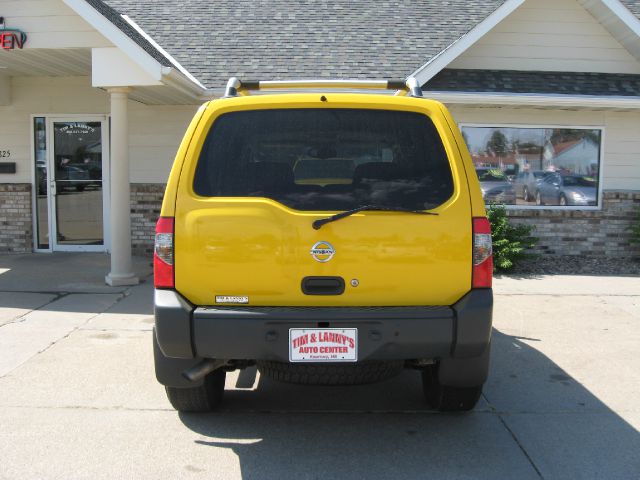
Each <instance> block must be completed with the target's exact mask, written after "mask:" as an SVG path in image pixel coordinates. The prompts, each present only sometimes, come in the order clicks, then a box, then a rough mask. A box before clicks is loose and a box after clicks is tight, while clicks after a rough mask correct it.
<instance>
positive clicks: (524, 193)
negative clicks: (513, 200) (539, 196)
mask: <svg viewBox="0 0 640 480" xmlns="http://www.w3.org/2000/svg"><path fill="white" fill-rule="evenodd" d="M544 174H545V172H543V171H542V170H535V171H528V172H520V173H519V174H518V175H517V176H516V179H515V181H514V182H513V189H514V190H515V192H516V197H520V198H522V199H524V201H525V202H532V201H533V200H534V197H535V193H536V190H537V189H538V184H539V183H540V182H541V181H542V179H543V177H544Z"/></svg>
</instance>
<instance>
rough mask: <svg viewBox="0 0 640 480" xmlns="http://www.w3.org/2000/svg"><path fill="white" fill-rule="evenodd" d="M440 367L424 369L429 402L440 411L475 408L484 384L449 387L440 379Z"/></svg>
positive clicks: (423, 377)
mask: <svg viewBox="0 0 640 480" xmlns="http://www.w3.org/2000/svg"><path fill="white" fill-rule="evenodd" d="M437 369H438V367H437V365H432V366H430V367H428V368H427V369H426V370H423V371H422V387H423V389H424V396H425V399H426V400H427V404H428V405H429V406H430V407H431V408H433V409H435V410H438V411H439V412H467V411H469V410H473V407H475V406H476V403H478V400H479V399H480V395H482V385H479V386H477V387H449V386H446V385H441V384H440V382H439V381H438V370H437Z"/></svg>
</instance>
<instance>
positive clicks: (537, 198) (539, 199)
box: [536, 192, 544, 205]
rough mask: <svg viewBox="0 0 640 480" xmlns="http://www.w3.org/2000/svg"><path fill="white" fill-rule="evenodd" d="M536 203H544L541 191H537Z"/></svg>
mask: <svg viewBox="0 0 640 480" xmlns="http://www.w3.org/2000/svg"><path fill="white" fill-rule="evenodd" d="M536 205H544V202H543V201H542V195H540V192H536Z"/></svg>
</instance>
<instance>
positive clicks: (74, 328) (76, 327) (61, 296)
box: [0, 292, 124, 379]
mask: <svg viewBox="0 0 640 480" xmlns="http://www.w3.org/2000/svg"><path fill="white" fill-rule="evenodd" d="M67 295H71V293H69V292H65V293H63V294H61V295H60V297H59V298H58V299H57V300H60V299H62V298H64V297H66V296H67ZM74 295H75V294H74ZM111 295H113V293H112V294H111ZM117 295H118V297H117V298H116V299H115V301H114V302H113V303H112V304H111V305H109V306H106V307H105V308H104V309H102V310H100V311H99V312H95V313H93V315H90V316H88V317H87V319H86V320H84V321H83V322H81V323H79V324H77V325H75V326H74V327H73V328H72V329H71V330H69V331H68V332H67V333H66V334H65V335H63V336H61V337H59V338H57V339H55V340H54V341H52V342H51V343H50V344H49V345H47V346H46V347H45V348H43V349H42V350H38V351H37V352H36V353H34V354H33V355H31V356H30V357H29V358H27V359H26V360H25V361H23V362H22V363H20V364H19V365H16V366H14V367H13V368H12V369H11V370H9V371H7V372H5V373H4V374H3V375H0V379H2V378H5V377H7V376H8V375H11V373H12V372H13V371H15V370H16V369H17V368H20V367H21V366H22V365H24V364H25V363H28V362H30V361H31V360H32V359H34V358H35V357H37V356H38V355H41V354H42V353H44V352H46V351H47V350H49V349H50V348H51V347H53V346H54V345H56V344H58V343H59V342H60V341H62V340H64V339H66V338H69V336H70V335H71V334H72V333H74V332H76V331H78V330H80V329H81V327H84V326H85V325H86V324H87V323H89V322H90V321H91V320H93V319H94V318H96V317H97V316H98V315H100V314H102V313H104V312H106V311H107V310H109V309H110V308H111V307H112V306H113V305H115V304H116V303H118V302H119V301H121V300H122V299H123V298H124V293H119V294H117ZM54 301H55V300H52V301H51V302H49V303H47V304H46V305H50V304H51V303H52V302H54ZM46 305H43V306H42V307H44V306H46ZM42 307H40V308H38V309H37V310H40V309H41V308H42ZM37 310H33V311H37ZM25 321H26V320H23V321H22V322H19V323H24V322H25ZM5 325H8V324H5ZM3 326H4V325H3Z"/></svg>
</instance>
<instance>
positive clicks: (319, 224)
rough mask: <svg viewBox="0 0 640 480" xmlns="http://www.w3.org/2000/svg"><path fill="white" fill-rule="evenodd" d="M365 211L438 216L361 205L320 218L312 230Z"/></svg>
mask: <svg viewBox="0 0 640 480" xmlns="http://www.w3.org/2000/svg"><path fill="white" fill-rule="evenodd" d="M365 210H370V211H375V212H406V213H417V214H420V215H438V214H437V213H434V212H425V211H424V210H412V209H410V208H402V207H383V206H379V205H362V206H361V207H358V208H354V209H353V210H347V211H346V212H341V213H336V214H335V215H331V216H330V217H327V218H321V219H319V220H315V221H314V222H313V224H312V225H313V228H314V229H315V230H319V229H320V227H322V226H323V225H324V224H326V223H330V222H335V221H336V220H340V219H342V218H346V217H349V216H351V215H353V214H354V213H358V212H364V211H365Z"/></svg>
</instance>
